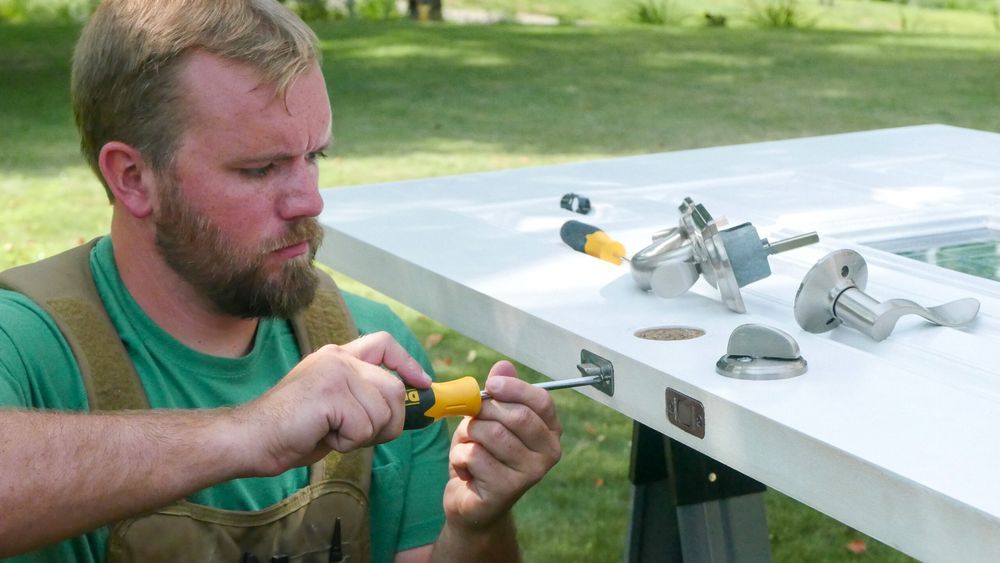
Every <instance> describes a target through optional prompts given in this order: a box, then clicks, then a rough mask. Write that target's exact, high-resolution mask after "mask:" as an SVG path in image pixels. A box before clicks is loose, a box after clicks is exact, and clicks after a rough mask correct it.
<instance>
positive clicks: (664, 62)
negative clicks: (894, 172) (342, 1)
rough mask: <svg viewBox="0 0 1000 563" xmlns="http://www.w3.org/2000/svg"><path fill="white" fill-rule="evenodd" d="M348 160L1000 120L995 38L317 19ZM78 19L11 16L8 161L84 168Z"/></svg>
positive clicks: (636, 146) (0, 63)
mask: <svg viewBox="0 0 1000 563" xmlns="http://www.w3.org/2000/svg"><path fill="white" fill-rule="evenodd" d="M317 31H318V32H319V35H320V36H321V37H322V38H323V49H324V55H325V61H324V67H325V71H326V74H327V78H328V83H329V86H330V94H331V98H332V99H333V103H334V112H335V119H336V122H335V132H336V134H337V137H338V145H337V150H336V152H337V154H339V155H341V156H344V157H366V156H380V157H396V156H402V155H408V154H412V153H414V152H431V153H435V152H440V153H447V152H448V151H449V150H452V149H453V148H454V147H466V148H468V147H472V150H475V147H477V146H480V147H482V148H483V150H489V151H496V152H501V153H504V154H516V155H531V156H533V157H538V156H546V155H549V156H552V155H555V156H559V155H570V156H568V158H572V156H571V155H620V154H635V153H646V152H659V151H664V150H673V149H681V148H693V147H703V146H712V145H721V144H731V143H740V142H750V141H760V140H770V139H778V138H790V137H799V136H806V135H814V134H825V133H835V132H843V131H853V130H862V129H872V128H879V127H892V126H902V125H912V124H917V123H929V122H943V123H949V124H954V125H962V126H969V127H975V128H980V129H987V130H1000V115H998V114H997V113H996V112H995V111H994V108H993V105H994V103H995V100H996V99H998V98H1000V75H998V74H997V73H996V72H995V64H996V56H997V54H998V53H1000V44H997V43H996V41H995V40H994V39H995V38H994V37H985V36H984V37H976V36H962V37H953V38H952V37H946V36H934V35H916V34H880V33H854V32H833V31H817V30H808V31H794V30H752V29H751V30H725V29H721V30H709V29H670V28H666V29H650V28H646V27H640V26H635V27H593V28H574V27H553V28H539V27H517V26H487V27H478V26H467V27H459V26H449V25H440V26H416V25H412V24H410V23H408V22H398V23H387V24H359V23H353V24H352V23H337V24H325V25H320V26H318V28H317ZM77 33H78V28H76V27H73V26H64V27H41V26H0V46H2V48H0V96H2V103H0V122H2V123H4V129H5V130H4V133H3V135H2V136H0V170H5V171H7V172H12V171H13V172H19V173H22V174H33V173H39V172H42V171H46V170H50V169H52V168H59V167H62V166H66V165H75V164H80V163H81V161H80V158H79V156H78V151H77V140H76V132H75V129H74V127H73V124H72V117H71V112H70V109H69V93H68V90H69V60H70V57H71V50H72V44H73V42H74V40H75V37H76V34H77Z"/></svg>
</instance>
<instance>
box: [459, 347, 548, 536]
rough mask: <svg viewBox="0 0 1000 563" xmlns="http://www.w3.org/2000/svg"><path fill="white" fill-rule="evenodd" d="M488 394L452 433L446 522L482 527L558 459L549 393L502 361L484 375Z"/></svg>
mask: <svg viewBox="0 0 1000 563" xmlns="http://www.w3.org/2000/svg"><path fill="white" fill-rule="evenodd" d="M486 391H487V392H489V394H490V396H491V397H492V399H491V400H489V401H484V402H483V406H482V410H481V411H480V413H479V416H477V417H476V418H466V419H465V420H463V421H462V422H461V424H459V426H458V429H457V430H455V434H454V436H453V437H452V445H451V455H450V465H451V467H450V473H451V480H450V481H448V485H447V487H446V488H445V493H444V510H445V516H446V518H447V519H448V522H449V524H452V525H457V526H459V527H461V528H464V529H466V530H468V531H471V532H475V531H478V530H486V529H487V528H489V527H490V526H492V525H493V524H495V523H497V522H498V521H499V520H500V519H501V518H504V517H505V516H507V515H508V514H509V511H510V509H511V507H512V506H513V505H514V503H515V502H517V500H518V499H519V498H520V497H521V495H523V494H524V493H525V491H527V490H528V489H529V488H531V487H532V486H533V485H534V484H535V483H537V482H538V481H540V480H541V479H542V477H543V476H544V475H545V474H546V473H547V472H548V471H549V469H551V468H552V466H554V465H555V464H556V462H558V461H559V458H560V456H561V450H560V446H559V438H560V436H561V435H562V425H561V424H560V423H559V418H558V416H557V415H556V409H555V404H554V403H553V401H552V397H551V395H549V392H548V391H546V390H544V389H539V388H537V387H534V386H532V385H530V384H528V383H527V382H524V381H521V380H520V379H518V378H517V370H516V369H515V368H514V366H513V365H512V364H511V363H510V362H507V361H501V362H497V363H496V364H495V365H494V366H493V369H491V370H490V375H489V377H488V378H487V380H486Z"/></svg>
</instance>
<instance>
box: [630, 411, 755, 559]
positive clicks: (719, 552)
mask: <svg viewBox="0 0 1000 563" xmlns="http://www.w3.org/2000/svg"><path fill="white" fill-rule="evenodd" d="M630 478H631V480H632V485H633V486H632V518H631V520H630V522H629V542H628V544H627V545H626V553H625V560H626V561H627V562H628V563H654V562H656V563H659V562H664V563H681V562H684V563H702V562H710V563H758V562H770V561H771V545H770V541H769V539H768V530H767V515H766V513H765V511H764V491H765V490H766V487H765V486H764V485H763V484H761V483H759V482H757V481H754V480H753V479H751V478H749V477H747V476H746V475H743V474H742V473H739V472H737V471H735V470H733V469H731V468H729V467H727V466H725V465H723V464H721V463H719V462H717V461H715V460H713V459H712V458H709V457H707V456H705V455H703V454H701V453H699V452H698V451H696V450H693V449H691V448H689V447H687V446H685V445H684V444H681V443H680V442H677V441H674V440H671V439H670V438H668V437H666V436H664V435H663V434H660V433H659V432H657V431H656V430H653V429H651V428H649V427H647V426H643V425H642V424H639V423H638V422H636V423H634V427H633V431H632V462H631V469H630Z"/></svg>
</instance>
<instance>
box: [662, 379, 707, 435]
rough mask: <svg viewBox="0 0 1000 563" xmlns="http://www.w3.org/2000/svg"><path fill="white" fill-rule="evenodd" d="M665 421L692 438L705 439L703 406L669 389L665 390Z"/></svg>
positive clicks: (699, 402)
mask: <svg viewBox="0 0 1000 563" xmlns="http://www.w3.org/2000/svg"><path fill="white" fill-rule="evenodd" d="M667 420H669V421H670V423H671V424H673V425H674V426H676V427H678V428H680V429H681V430H683V431H685V432H687V433H688V434H691V435H692V436H697V437H698V438H704V437H705V406H704V405H702V404H701V401H699V400H697V399H694V398H691V397H688V396H687V395H685V394H684V393H681V392H680V391H678V390H676V389H672V388H670V387H668V388H667Z"/></svg>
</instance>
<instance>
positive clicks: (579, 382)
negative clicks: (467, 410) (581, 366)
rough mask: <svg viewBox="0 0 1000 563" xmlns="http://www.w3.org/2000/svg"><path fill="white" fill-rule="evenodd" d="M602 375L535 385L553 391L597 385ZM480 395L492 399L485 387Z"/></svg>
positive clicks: (484, 398)
mask: <svg viewBox="0 0 1000 563" xmlns="http://www.w3.org/2000/svg"><path fill="white" fill-rule="evenodd" d="M602 379H603V378H602V377H601V376H599V375H589V376H587V377H574V378H572V379H554V380H552V381H544V382H542V383H534V384H533V385H534V386H535V387H538V388H539V389H546V390H548V391H553V390H555V389H568V388H570V387H583V386H584V385H596V384H598V383H600V382H601V381H602ZM479 396H480V397H482V398H483V400H486V399H492V397H490V394H489V393H487V392H486V390H485V389H484V390H483V391H481V392H480V393H479Z"/></svg>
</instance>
